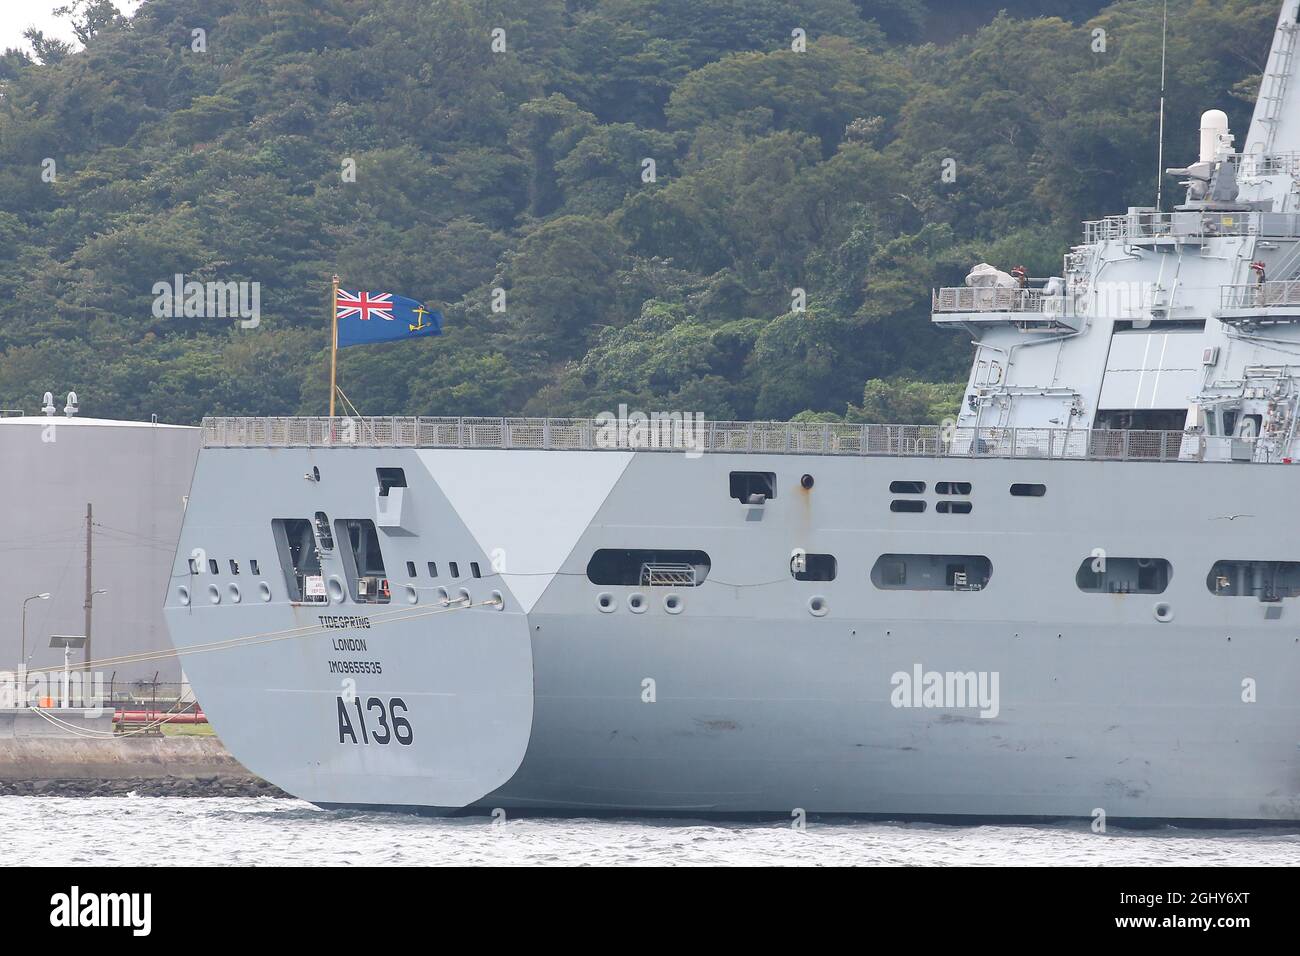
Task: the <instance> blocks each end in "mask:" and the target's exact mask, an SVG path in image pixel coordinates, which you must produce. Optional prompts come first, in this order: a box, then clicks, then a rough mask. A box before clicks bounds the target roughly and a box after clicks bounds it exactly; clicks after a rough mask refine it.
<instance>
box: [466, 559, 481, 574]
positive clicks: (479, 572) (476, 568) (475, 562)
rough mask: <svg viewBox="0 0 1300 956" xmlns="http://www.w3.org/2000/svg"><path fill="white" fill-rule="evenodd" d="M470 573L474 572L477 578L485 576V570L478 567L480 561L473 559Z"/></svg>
mask: <svg viewBox="0 0 1300 956" xmlns="http://www.w3.org/2000/svg"><path fill="white" fill-rule="evenodd" d="M469 573H470V574H472V575H474V577H476V578H481V577H483V572H482V571H480V570H479V569H478V562H477V561H471V562H470V563H469Z"/></svg>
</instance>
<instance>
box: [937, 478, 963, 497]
mask: <svg viewBox="0 0 1300 956" xmlns="http://www.w3.org/2000/svg"><path fill="white" fill-rule="evenodd" d="M934 490H935V493H936V494H940V495H968V494H970V482H969V481H940V482H936V483H935V486H934Z"/></svg>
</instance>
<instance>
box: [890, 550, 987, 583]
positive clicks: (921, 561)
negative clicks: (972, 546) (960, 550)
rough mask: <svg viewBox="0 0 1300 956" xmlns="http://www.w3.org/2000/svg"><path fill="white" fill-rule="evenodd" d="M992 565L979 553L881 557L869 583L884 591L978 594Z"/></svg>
mask: <svg viewBox="0 0 1300 956" xmlns="http://www.w3.org/2000/svg"><path fill="white" fill-rule="evenodd" d="M991 577H993V564H992V563H991V562H990V561H989V559H988V558H986V557H984V556H983V555H978V554H882V555H881V556H880V557H879V558H878V559H877V561H876V564H875V566H874V567H873V568H872V569H871V583H872V584H874V585H875V586H876V587H878V588H880V589H881V590H884V591H898V590H903V591H979V590H982V589H983V588H984V587H985V586H986V585H987V584H988V583H989V579H990V578H991Z"/></svg>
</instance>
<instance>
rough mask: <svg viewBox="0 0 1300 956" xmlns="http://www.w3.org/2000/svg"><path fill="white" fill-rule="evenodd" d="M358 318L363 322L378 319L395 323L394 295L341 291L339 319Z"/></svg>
mask: <svg viewBox="0 0 1300 956" xmlns="http://www.w3.org/2000/svg"><path fill="white" fill-rule="evenodd" d="M353 317H355V318H358V319H360V320H361V321H362V322H368V321H370V319H371V317H374V318H376V319H387V320H388V321H389V322H391V321H393V293H391V292H348V291H347V290H346V289H339V318H340V319H351V318H353Z"/></svg>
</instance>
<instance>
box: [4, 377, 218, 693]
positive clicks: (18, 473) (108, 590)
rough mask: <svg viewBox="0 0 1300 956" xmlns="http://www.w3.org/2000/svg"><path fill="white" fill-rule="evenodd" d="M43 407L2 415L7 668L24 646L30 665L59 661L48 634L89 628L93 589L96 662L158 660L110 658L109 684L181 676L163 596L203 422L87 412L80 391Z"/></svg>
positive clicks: (82, 655)
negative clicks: (79, 410) (81, 411)
mask: <svg viewBox="0 0 1300 956" xmlns="http://www.w3.org/2000/svg"><path fill="white" fill-rule="evenodd" d="M45 411H46V414H45V415H23V414H21V413H18V412H12V411H10V412H5V413H4V415H3V417H0V671H15V670H17V669H18V667H19V665H20V663H21V659H22V657H23V655H24V651H25V654H26V656H27V661H28V669H29V670H47V669H48V670H57V669H61V668H62V666H63V652H62V651H60V650H56V649H53V648H51V647H50V638H51V636H52V635H84V634H85V633H86V620H87V603H88V601H87V596H88V595H89V605H90V625H91V631H90V638H91V639H90V647H89V655H90V658H89V659H93V660H96V661H100V660H108V659H115V658H122V657H125V656H129V655H150V656H151V657H153V659H149V660H139V661H133V662H120V663H116V664H113V663H110V664H108V665H106V666H105V667H104V668H103V671H104V679H105V681H107V680H108V679H109V678H110V677H111V678H113V679H114V680H115V681H116V682H118V684H119V685H121V684H122V683H129V682H132V681H137V680H151V679H153V677H154V675H155V673H157V674H158V680H160V681H168V682H171V681H179V680H180V679H181V674H180V667H179V664H178V662H177V660H176V659H175V657H174V656H172V655H171V654H170V650H171V641H170V640H169V639H168V636H167V630H166V628H165V627H164V626H163V620H162V605H163V597H164V595H165V593H166V589H167V584H168V577H169V575H170V574H171V569H172V559H173V556H174V554H175V550H176V539H177V535H178V532H179V530H180V525H181V518H182V515H183V514H184V510H185V500H186V496H187V495H188V494H189V488H190V480H191V478H192V477H193V474H194V464H195V459H196V456H197V455H198V449H199V429H197V428H192V427H187V426H180V425H161V424H157V423H150V422H124V421H110V420H105V419H96V418H81V417H78V416H76V415H75V397H72V398H71V399H70V400H69V403H68V407H67V408H66V409H64V410H62V412H59V411H57V410H56V409H55V408H54V407H53V405H52V404H51V403H50V402H49V401H48V399H47V403H46V409H45ZM87 506H89V507H90V513H91V519H90V522H89V549H90V555H91V560H90V562H89V566H90V575H89V587H87V583H88V582H87V560H86V556H87ZM43 595H48V597H43ZM24 608H25V615H24ZM24 617H25V628H24ZM24 631H25V633H24ZM86 659H88V658H87V657H86V652H85V651H76V652H74V654H73V658H72V660H73V662H74V663H80V662H82V661H84V660H86Z"/></svg>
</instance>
